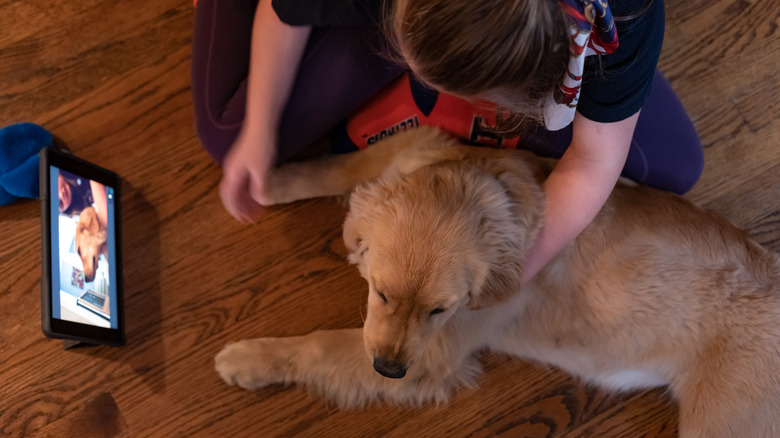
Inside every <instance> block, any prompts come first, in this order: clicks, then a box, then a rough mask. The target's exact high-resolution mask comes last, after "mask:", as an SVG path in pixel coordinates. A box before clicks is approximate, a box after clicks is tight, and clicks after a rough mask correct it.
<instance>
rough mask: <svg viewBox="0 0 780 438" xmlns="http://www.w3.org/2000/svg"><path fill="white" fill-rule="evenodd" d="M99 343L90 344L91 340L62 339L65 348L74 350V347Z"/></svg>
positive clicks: (92, 345)
mask: <svg viewBox="0 0 780 438" xmlns="http://www.w3.org/2000/svg"><path fill="white" fill-rule="evenodd" d="M97 345H98V344H90V343H89V342H82V341H71V340H70V339H66V340H64V341H62V349H63V350H73V349H74V348H84V347H96V346H97Z"/></svg>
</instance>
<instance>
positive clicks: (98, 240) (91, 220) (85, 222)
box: [75, 207, 108, 282]
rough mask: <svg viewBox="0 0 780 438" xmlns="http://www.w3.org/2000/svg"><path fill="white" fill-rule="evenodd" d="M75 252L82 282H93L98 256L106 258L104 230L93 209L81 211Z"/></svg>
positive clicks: (77, 226) (106, 248)
mask: <svg viewBox="0 0 780 438" xmlns="http://www.w3.org/2000/svg"><path fill="white" fill-rule="evenodd" d="M75 240H76V252H78V254H79V257H81V264H82V265H83V267H84V281H86V282H90V281H94V280H95V272H97V268H98V261H99V259H100V254H103V255H104V256H105V257H108V246H107V244H106V230H105V228H104V227H103V226H102V225H101V223H100V220H99V219H98V215H97V212H96V211H95V209H94V208H93V207H87V208H85V209H84V210H82V211H81V214H80V215H79V222H78V224H77V225H76V238H75Z"/></svg>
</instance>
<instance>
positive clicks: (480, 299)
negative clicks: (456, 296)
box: [467, 268, 522, 310]
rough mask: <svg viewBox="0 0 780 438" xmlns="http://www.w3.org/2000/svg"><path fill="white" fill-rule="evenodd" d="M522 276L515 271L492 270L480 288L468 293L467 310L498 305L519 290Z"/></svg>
mask: <svg viewBox="0 0 780 438" xmlns="http://www.w3.org/2000/svg"><path fill="white" fill-rule="evenodd" d="M520 286H522V276H521V275H518V272H517V271H514V270H512V269H511V268H509V269H501V268H498V269H494V270H491V271H490V272H488V274H487V276H486V277H485V280H484V281H483V282H482V284H481V286H480V287H478V288H474V289H472V290H470V291H469V300H468V304H467V306H468V308H469V309H471V310H479V309H484V308H486V307H491V306H495V305H497V304H500V303H502V302H504V301H506V300H507V299H509V297H511V296H512V294H513V293H516V292H518V291H519V290H520Z"/></svg>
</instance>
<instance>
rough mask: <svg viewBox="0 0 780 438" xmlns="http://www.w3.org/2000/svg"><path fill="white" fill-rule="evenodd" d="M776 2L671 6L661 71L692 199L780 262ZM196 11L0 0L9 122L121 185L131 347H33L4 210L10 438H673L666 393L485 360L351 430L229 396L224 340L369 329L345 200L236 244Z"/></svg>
mask: <svg viewBox="0 0 780 438" xmlns="http://www.w3.org/2000/svg"><path fill="white" fill-rule="evenodd" d="M779 14H780V3H778V2H777V1H776V0H667V17H668V20H667V32H666V41H665V44H664V51H663V55H662V59H661V64H660V65H661V69H662V70H663V71H664V72H665V73H666V74H667V76H668V77H669V78H670V80H671V82H672V85H673V87H674V88H675V89H676V90H677V92H678V93H679V95H680V97H681V99H682V101H683V103H684V104H685V106H686V108H687V109H688V111H689V113H690V115H691V117H692V119H693V120H694V122H695V124H696V127H697V129H698V131H699V133H700V135H701V137H702V139H703V142H704V144H705V147H706V159H707V163H706V169H705V172H704V176H703V177H702V179H701V181H700V182H699V183H698V185H697V186H696V187H695V189H694V190H693V191H692V193H690V195H689V197H690V198H691V199H693V200H696V201H697V202H700V203H703V204H704V205H706V206H708V207H710V208H712V209H715V210H717V211H719V212H720V213H722V214H724V215H725V216H727V217H728V218H729V219H731V220H732V221H733V222H734V223H736V224H737V225H738V226H740V227H743V228H745V229H747V230H749V231H750V233H751V234H752V235H753V236H754V237H755V239H757V240H758V241H759V242H761V243H763V244H765V245H767V246H768V247H770V248H772V249H773V250H775V251H778V250H780V148H779V147H778V146H779V145H780V123H779V118H780V104H778V101H780V91H778V90H780V75H779V74H778V70H779V69H778V67H780V37H779V36H778V34H779V32H778V29H777V27H778V15H779ZM192 21H193V10H192V6H191V2H190V1H188V0H137V1H134V2H119V1H108V0H70V1H53V0H51V1H43V0H24V1H22V0H0V23H2V31H0V125H7V124H11V123H15V122H21V121H31V122H36V123H39V124H42V125H43V126H45V127H46V128H48V129H49V130H51V131H52V132H53V133H55V134H56V135H58V136H60V137H61V138H62V139H63V140H65V141H66V142H67V143H68V144H69V146H70V147H71V149H72V150H73V151H74V152H75V153H76V154H77V155H80V156H82V157H84V158H87V159H89V160H91V161H93V162H95V163H98V164H100V165H103V166H105V167H108V168H110V169H113V170H115V171H116V172H118V173H119V174H120V175H121V176H122V177H123V178H124V181H125V189H126V190H125V195H126V197H125V199H124V200H123V203H122V206H123V208H124V214H123V217H122V220H123V221H124V233H125V234H124V239H123V240H124V245H125V247H124V248H125V258H126V267H125V274H126V280H125V290H126V318H127V339H128V344H127V346H125V347H123V348H109V347H99V348H92V349H81V350H75V351H63V350H62V348H61V347H60V343H59V342H58V341H55V340H50V339H47V338H45V337H44V336H43V335H42V334H41V330H40V300H39V278H40V230H39V212H40V210H39V204H38V203H37V202H34V201H27V202H20V203H17V204H15V205H12V206H8V207H0V436H3V437H6V436H7V437H22V436H24V437H27V436H52V437H78V438H88V437H92V436H96V437H113V436H127V437H178V436H182V437H184V436H187V437H189V436H194V437H210V436H215V437H238V436H251V437H275V436H312V437H351V436H361V437H363V436H371V437H373V436H377V437H384V436H388V437H408V436H415V437H460V436H474V437H483V436H506V437H519V436H528V437H549V436H556V437H557V436H572V437H640V436H641V437H671V436H675V435H676V423H677V409H676V405H675V403H674V402H673V400H671V399H670V398H669V397H668V396H667V395H666V394H665V393H664V392H663V391H660V390H657V391H651V392H646V393H638V394H630V395H624V396H619V395H610V394H606V393H604V392H601V391H597V390H593V389H588V388H586V387H585V386H583V385H582V384H581V383H580V382H578V381H576V380H574V379H572V378H570V377H568V376H567V375H565V374H564V373H562V372H560V371H557V370H555V369H549V368H545V367H542V366H538V365H532V364H527V363H524V362H522V361H520V360H517V359H510V358H507V357H503V356H498V355H490V356H487V357H485V374H484V376H483V377H482V378H481V379H480V388H479V389H478V390H471V389H464V390H462V391H460V392H459V393H457V395H456V396H455V397H454V399H453V400H452V401H451V402H450V403H449V404H448V405H446V406H440V407H435V406H428V407H423V408H420V409H409V408H402V407H391V406H385V405H380V406H373V407H371V408H369V409H366V410H364V411H359V412H344V411H340V410H338V409H336V408H334V407H332V406H328V405H327V404H326V403H324V402H323V401H322V400H320V399H318V398H317V397H314V396H310V395H307V393H306V392H305V391H304V390H301V389H295V388H283V387H273V388H268V389H264V390H260V391H257V392H256V393H253V392H247V391H243V390H239V389H237V388H235V387H229V386H226V385H225V384H224V383H223V382H222V381H221V380H220V379H219V378H218V376H217V374H216V373H215V372H214V370H213V357H214V355H215V354H216V353H217V352H218V351H219V350H220V348H221V347H222V346H223V345H224V344H225V343H226V342H229V341H233V340H238V339H243V338H249V337H257V336H284V335H295V334H302V333H305V332H309V331H311V330H315V329H324V328H341V327H356V326H359V325H360V324H361V306H362V305H363V301H364V300H365V285H364V283H363V281H362V280H361V279H360V278H359V276H358V273H357V271H356V270H355V269H354V268H353V267H351V266H348V265H347V263H346V262H345V260H344V256H345V250H344V247H343V244H342V243H341V240H340V224H341V221H342V219H343V215H344V209H343V207H342V206H341V205H339V204H338V203H337V202H335V201H333V200H327V199H326V200H317V201H312V202H306V203H299V204H296V205H292V206H287V207H283V208H275V209H273V210H272V211H271V212H269V213H268V215H267V216H266V217H265V219H263V220H262V222H260V223H259V224H257V225H254V226H242V225H240V224H238V223H237V222H236V221H234V220H233V219H232V218H231V217H230V216H228V214H227V213H226V212H225V210H224V209H223V208H222V206H221V204H220V201H219V198H218V194H217V186H218V183H219V180H220V169H219V168H218V167H217V166H215V165H214V164H212V162H211V161H210V159H209V157H208V156H207V155H206V153H205V152H203V151H202V150H201V149H200V146H199V144H198V139H197V137H196V134H195V130H194V126H193V113H192V103H191V98H190V82H189V68H190V44H191V27H192Z"/></svg>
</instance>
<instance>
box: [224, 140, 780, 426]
mask: <svg viewBox="0 0 780 438" xmlns="http://www.w3.org/2000/svg"><path fill="white" fill-rule="evenodd" d="M547 172H549V167H548V166H547V165H546V164H545V163H544V162H542V160H540V159H538V158H535V157H534V156H532V155H531V154H529V153H524V152H521V151H506V150H493V149H483V148H472V147H464V146H460V145H458V144H457V143H455V142H454V141H453V140H451V139H450V138H449V137H447V136H445V135H443V134H441V133H440V132H439V131H437V130H435V129H431V128H420V129H417V130H415V131H413V132H411V133H409V134H405V135H398V136H395V137H392V138H391V139H389V140H387V141H385V142H383V143H380V144H378V145H375V146H372V147H371V148H368V149H366V150H363V151H361V152H357V153H355V154H349V155H343V156H334V157H329V158H327V159H325V160H322V161H314V162H303V163H295V164H289V165H286V166H283V167H282V168H281V169H279V170H278V172H277V173H275V174H274V175H273V178H272V183H271V185H270V187H271V189H270V190H269V192H268V193H267V194H266V199H265V203H266V204H268V205H272V204H279V203H284V202H292V201H296V200H299V199H305V198H310V197H316V196H330V195H338V194H346V193H348V192H350V190H352V189H353V188H355V189H354V192H353V193H352V195H351V199H350V212H349V214H348V217H347V219H346V221H345V224H344V239H345V243H346V246H347V248H348V249H349V251H350V256H349V260H350V261H351V262H352V263H355V264H356V265H357V266H358V269H359V270H360V272H361V274H362V276H363V277H364V278H365V279H366V280H367V281H368V287H369V293H368V311H367V318H366V321H365V325H364V327H363V329H347V330H334V331H318V332H314V333H310V334H308V335H305V336H299V337H291V338H263V339H253V340H246V341H241V342H237V343H233V344H229V345H227V346H226V347H225V348H224V349H223V351H222V352H220V353H219V355H217V357H216V369H217V371H218V372H219V374H220V375H221V376H222V378H223V379H224V380H225V381H226V382H228V383H230V384H237V385H239V386H242V387H244V388H247V389H253V388H259V387H262V386H265V385H269V384H272V383H276V382H287V383H298V384H302V385H305V386H306V387H309V388H311V389H314V390H315V391H317V392H319V393H321V394H322V395H324V396H325V397H327V398H328V399H330V400H333V401H335V402H337V403H338V404H339V405H341V406H344V407H355V406H361V405H364V404H366V403H368V402H371V401H374V400H379V399H384V400H387V401H391V402H398V403H409V404H419V403H424V402H430V401H433V402H443V401H446V400H447V399H448V397H449V396H450V395H451V394H452V392H453V391H454V390H455V389H457V388H459V387H461V386H464V385H465V386H474V384H475V379H476V377H477V376H478V375H479V373H480V372H481V367H480V364H479V361H478V358H477V355H478V352H479V351H480V350H482V349H484V348H489V349H491V350H494V351H498V352H504V353H507V354H511V355H515V356H519V357H522V358H525V359H528V360H533V361H540V362H544V363H549V364H552V365H555V366H558V367H560V368H562V369H564V370H566V371H568V372H569V373H571V374H573V375H575V376H578V377H580V378H581V379H583V380H584V381H586V382H589V383H593V384H597V385H600V386H602V387H605V388H609V389H613V390H618V391H626V390H632V389H636V388H647V387H653V386H663V385H666V386H668V387H669V388H670V389H671V391H672V392H673V394H674V395H675V396H676V398H677V399H678V400H679V403H680V436H682V437H684V438H692V437H707V438H712V437H777V436H780V286H779V285H780V259H779V258H778V256H777V255H776V254H773V253H770V252H768V251H767V250H765V249H763V248H762V247H760V246H759V245H758V244H756V243H755V242H753V241H752V240H750V239H749V238H748V237H747V236H746V234H745V233H743V232H742V231H739V230H737V229H736V228H734V227H733V226H732V225H731V224H729V223H728V222H727V221H726V220H725V219H723V218H721V217H719V216H717V215H714V214H712V213H708V212H705V211H704V210H702V209H700V208H698V207H696V206H695V205H693V204H691V203H690V202H688V201H686V200H685V199H683V198H681V197H679V196H675V195H672V194H668V193H662V192H660V191H656V190H652V189H649V188H646V187H641V186H637V185H635V184H633V185H626V184H620V185H618V187H617V188H616V189H615V190H614V192H613V194H612V195H611V197H610V198H609V200H608V201H607V204H606V205H605V206H604V208H603V209H602V211H601V212H600V213H599V215H598V216H597V218H596V219H595V220H594V221H593V223H592V224H591V225H590V226H589V227H588V228H587V229H586V230H585V231H584V232H583V233H582V234H581V235H580V236H579V237H578V238H577V240H576V241H575V243H574V244H572V245H571V246H570V247H568V248H566V249H565V250H564V251H563V252H562V253H561V254H559V255H558V256H557V257H556V258H555V259H553V261H552V262H551V263H550V264H549V265H548V266H547V267H546V268H545V269H544V270H542V271H541V272H540V273H539V274H538V275H537V276H536V277H535V278H534V279H533V281H532V282H531V283H529V284H527V285H526V286H523V287H520V283H519V279H520V273H521V272H522V268H523V257H524V256H525V253H526V251H527V249H528V246H529V243H530V242H532V241H533V238H534V237H535V235H536V233H537V231H538V227H539V223H540V215H541V214H542V212H543V208H544V207H543V204H544V201H543V193H542V189H541V182H542V181H543V180H544V178H545V176H546V174H547ZM380 294H382V295H380ZM383 296H384V297H385V298H386V299H387V302H385V301H384V299H383V298H382V297H383ZM439 310H441V312H439ZM431 312H434V314H431ZM375 360H379V361H380V362H382V363H390V364H392V366H391V368H392V367H395V368H393V369H395V370H397V371H398V372H399V373H402V371H403V369H404V368H408V370H407V371H406V374H405V376H404V377H403V378H398V379H391V378H387V377H384V376H382V375H380V374H379V373H378V372H377V371H375V370H374V368H372V362H373V361H375ZM380 368H381V367H380Z"/></svg>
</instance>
